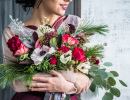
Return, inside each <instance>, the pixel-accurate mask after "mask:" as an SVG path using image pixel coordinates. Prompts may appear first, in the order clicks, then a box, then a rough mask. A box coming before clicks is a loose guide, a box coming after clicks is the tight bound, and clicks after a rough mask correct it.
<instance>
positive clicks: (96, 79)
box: [93, 75, 102, 85]
mask: <svg viewBox="0 0 130 100" xmlns="http://www.w3.org/2000/svg"><path fill="white" fill-rule="evenodd" d="M93 83H94V84H95V85H102V77H101V76H100V75H96V76H95V77H94V80H93Z"/></svg>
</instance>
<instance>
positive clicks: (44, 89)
mask: <svg viewBox="0 0 130 100" xmlns="http://www.w3.org/2000/svg"><path fill="white" fill-rule="evenodd" d="M31 91H38V92H48V90H47V88H31Z"/></svg>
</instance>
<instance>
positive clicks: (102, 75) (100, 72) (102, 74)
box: [95, 70, 108, 80]
mask: <svg viewBox="0 0 130 100" xmlns="http://www.w3.org/2000/svg"><path fill="white" fill-rule="evenodd" d="M95 74H97V75H100V76H101V77H102V79H103V80H104V79H106V78H107V77H108V75H107V73H106V72H104V71H103V70H98V71H97V72H96V73H95Z"/></svg>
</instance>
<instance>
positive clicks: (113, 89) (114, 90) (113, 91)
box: [110, 87, 121, 97]
mask: <svg viewBox="0 0 130 100" xmlns="http://www.w3.org/2000/svg"><path fill="white" fill-rule="evenodd" d="M110 92H111V93H112V94H113V95H115V96H116V97H120V95H121V93H120V90H118V89H117V88H114V87H113V88H111V89H110Z"/></svg>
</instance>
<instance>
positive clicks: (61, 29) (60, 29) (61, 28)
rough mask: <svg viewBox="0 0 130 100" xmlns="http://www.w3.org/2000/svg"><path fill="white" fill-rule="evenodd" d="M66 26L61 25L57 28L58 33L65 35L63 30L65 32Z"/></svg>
mask: <svg viewBox="0 0 130 100" xmlns="http://www.w3.org/2000/svg"><path fill="white" fill-rule="evenodd" d="M64 30H65V29H64V28H63V27H62V26H60V27H59V28H58V30H57V32H58V34H62V35H63V32H64Z"/></svg>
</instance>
